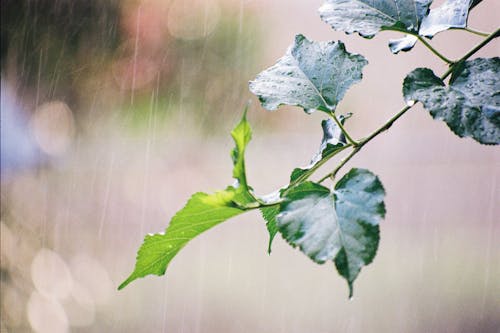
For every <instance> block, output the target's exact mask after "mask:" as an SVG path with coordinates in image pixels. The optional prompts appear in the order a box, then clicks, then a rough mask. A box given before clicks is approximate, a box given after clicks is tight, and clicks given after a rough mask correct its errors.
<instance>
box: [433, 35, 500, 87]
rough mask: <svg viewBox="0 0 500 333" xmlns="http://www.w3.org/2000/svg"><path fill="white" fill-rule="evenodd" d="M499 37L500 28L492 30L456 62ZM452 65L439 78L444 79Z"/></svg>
mask: <svg viewBox="0 0 500 333" xmlns="http://www.w3.org/2000/svg"><path fill="white" fill-rule="evenodd" d="M497 37H500V28H498V29H497V30H495V31H494V32H492V33H491V34H490V35H489V36H488V37H486V38H485V39H484V40H483V41H482V42H481V43H479V44H477V45H476V46H474V47H473V48H472V49H471V50H470V51H469V52H467V53H466V54H465V55H464V56H463V57H462V58H460V60H458V61H457V62H456V63H460V62H462V61H465V60H467V59H469V58H470V57H472V56H473V55H474V54H475V53H476V52H477V51H479V50H480V49H482V48H483V47H484V46H485V45H486V44H488V43H489V42H491V41H492V40H493V39H495V38H497ZM453 69H454V66H450V68H448V70H447V71H446V72H445V73H444V74H443V75H442V76H441V80H444V79H446V78H447V77H448V76H449V75H450V74H451V73H453Z"/></svg>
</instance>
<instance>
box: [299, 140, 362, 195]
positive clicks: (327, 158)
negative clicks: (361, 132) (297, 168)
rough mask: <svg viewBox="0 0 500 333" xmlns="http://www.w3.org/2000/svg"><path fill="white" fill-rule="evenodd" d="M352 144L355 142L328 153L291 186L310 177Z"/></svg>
mask: <svg viewBox="0 0 500 333" xmlns="http://www.w3.org/2000/svg"><path fill="white" fill-rule="evenodd" d="M352 146H353V144H351V143H348V144H346V145H345V146H343V147H341V148H339V149H337V150H334V151H333V152H332V153H330V154H328V155H326V156H325V157H323V158H322V159H321V160H319V161H318V163H316V164H314V165H313V166H312V167H311V168H310V169H309V170H307V171H306V172H305V173H304V174H303V175H301V176H300V177H298V178H297V179H296V180H295V181H294V182H292V183H290V187H291V186H293V185H295V184H298V183H300V182H302V181H304V180H306V179H307V178H309V176H310V175H312V174H313V173H314V172H315V171H316V170H317V169H319V168H320V167H321V166H322V165H323V164H325V163H326V162H328V160H330V159H331V158H332V157H333V156H335V155H337V154H338V153H340V152H341V151H344V150H345V149H347V148H349V147H352Z"/></svg>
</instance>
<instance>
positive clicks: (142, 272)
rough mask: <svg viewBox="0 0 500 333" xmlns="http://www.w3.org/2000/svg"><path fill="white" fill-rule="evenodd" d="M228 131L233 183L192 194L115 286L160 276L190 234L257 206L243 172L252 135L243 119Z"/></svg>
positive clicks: (151, 237)
mask: <svg viewBox="0 0 500 333" xmlns="http://www.w3.org/2000/svg"><path fill="white" fill-rule="evenodd" d="M246 113H247V109H245V111H244V113H243V117H242V118H241V121H240V122H239V123H238V125H236V127H235V128H234V129H233V130H232V131H231V136H232V137H233V140H234V143H235V148H234V149H233V150H232V151H231V157H232V160H233V165H234V167H233V177H234V178H235V179H236V185H235V186H230V187H228V188H227V189H226V190H224V191H219V192H216V193H214V194H206V193H201V192H200V193H196V194H194V195H193V196H192V197H191V198H190V199H189V201H188V202H187V204H186V205H185V206H184V208H182V209H181V210H180V211H178V212H177V214H175V216H174V217H173V218H172V220H171V221H170V224H169V226H168V228H167V230H166V231H165V233H159V234H153V235H147V236H146V237H145V238H144V242H143V243H142V245H141V247H140V248H139V252H138V253H137V260H136V264H135V268H134V271H133V272H132V274H131V275H130V276H129V277H128V278H127V279H126V280H125V281H124V282H123V283H122V284H121V285H120V286H119V287H118V289H123V288H125V286H127V285H128V284H129V283H130V282H132V281H134V280H135V279H138V278H141V277H144V276H146V275H150V274H155V275H163V274H165V271H166V269H167V267H168V264H169V263H170V261H171V260H172V259H173V258H174V257H175V255H176V254H177V253H178V252H179V251H180V250H181V249H182V248H183V247H184V246H185V245H186V244H187V243H188V242H189V241H190V240H191V239H193V238H194V237H196V236H198V235H199V234H201V233H202V232H204V231H206V230H208V229H210V228H212V227H213V226H215V225H217V224H219V223H221V222H224V221H226V220H228V219H229V218H231V217H233V216H236V215H238V214H241V213H243V212H244V211H245V209H246V208H249V207H251V206H252V205H253V206H258V203H257V202H256V200H255V198H254V197H253V196H252V195H251V193H250V190H251V188H250V187H249V186H248V183H247V179H246V172H245V150H246V146H247V145H248V143H249V142H250V140H251V138H252V130H251V128H250V125H249V124H248V122H247V119H246Z"/></svg>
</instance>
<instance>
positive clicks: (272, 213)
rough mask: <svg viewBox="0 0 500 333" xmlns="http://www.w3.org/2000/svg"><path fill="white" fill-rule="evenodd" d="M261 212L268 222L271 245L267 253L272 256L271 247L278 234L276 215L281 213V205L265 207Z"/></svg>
mask: <svg viewBox="0 0 500 333" xmlns="http://www.w3.org/2000/svg"><path fill="white" fill-rule="evenodd" d="M260 211H261V213H262V217H263V218H264V220H266V227H267V231H268V232H269V245H268V246H267V253H269V254H271V245H272V243H273V240H274V236H276V234H277V233H278V227H277V226H276V215H278V213H279V212H280V207H279V205H276V206H270V207H264V208H262V209H261V210H260Z"/></svg>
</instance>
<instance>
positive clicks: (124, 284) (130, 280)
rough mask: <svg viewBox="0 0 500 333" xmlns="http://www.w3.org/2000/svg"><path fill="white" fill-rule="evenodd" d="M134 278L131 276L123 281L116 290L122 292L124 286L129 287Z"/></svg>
mask: <svg viewBox="0 0 500 333" xmlns="http://www.w3.org/2000/svg"><path fill="white" fill-rule="evenodd" d="M134 280H135V278H133V277H132V275H131V276H129V277H128V278H127V279H126V280H125V281H123V282H122V283H121V284H120V285H119V286H118V288H117V290H122V289H123V288H125V287H126V286H128V285H129V283H130V282H132V281H134Z"/></svg>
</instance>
